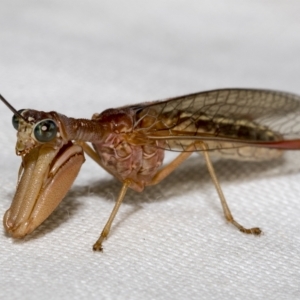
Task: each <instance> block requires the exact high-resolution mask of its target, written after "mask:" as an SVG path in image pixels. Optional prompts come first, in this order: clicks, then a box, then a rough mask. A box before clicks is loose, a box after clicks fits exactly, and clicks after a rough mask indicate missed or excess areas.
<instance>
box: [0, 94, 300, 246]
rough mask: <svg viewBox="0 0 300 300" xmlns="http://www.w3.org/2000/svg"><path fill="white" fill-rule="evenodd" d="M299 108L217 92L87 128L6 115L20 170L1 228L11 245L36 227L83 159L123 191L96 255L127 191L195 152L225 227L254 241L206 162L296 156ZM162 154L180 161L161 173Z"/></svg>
mask: <svg viewBox="0 0 300 300" xmlns="http://www.w3.org/2000/svg"><path fill="white" fill-rule="evenodd" d="M1 99H2V101H4V102H5V100H4V98H3V97H2V96H1ZM299 100H300V99H299V97H298V96H295V95H292V94H287V93H281V92H274V91H262V90H239V89H226V90H215V91H209V92H202V93H197V94H192V95H187V96H183V97H178V98H173V99H169V100H165V101H162V102H152V103H143V104H138V105H133V106H127V107H122V108H118V109H109V110H106V111H104V112H102V113H101V114H94V116H93V118H92V120H86V119H73V118H68V117H66V116H64V115H61V114H58V113H56V112H49V113H45V112H39V111H34V110H24V111H22V112H20V113H18V112H16V111H15V110H14V109H13V108H11V109H12V110H13V111H14V113H15V117H14V118H15V119H14V122H15V124H14V126H15V127H16V129H17V130H18V141H17V144H16V153H17V154H18V155H20V156H21V157H22V165H21V171H20V174H19V180H18V186H17V191H16V195H15V197H14V200H13V202H12V205H11V207H10V208H9V210H8V211H7V212H6V214H5V216H4V227H5V229H6V231H7V232H8V233H10V234H11V235H12V236H13V237H23V236H25V235H26V234H29V233H30V232H31V231H32V230H34V229H35V228H36V227H37V226H38V225H40V224H41V223H42V222H43V221H44V220H45V219H46V218H47V217H48V216H49V215H50V214H51V213H52V211H53V210H54V209H55V207H56V206H57V205H58V204H59V202H60V201H61V200H62V199H63V198H64V196H65V194H66V193H67V191H68V190H69V188H70V187H71V185H72V183H73V181H74V180H75V178H76V176H77V174H78V172H79V170H80V167H81V165H82V164H83V162H84V160H85V159H84V154H83V153H84V152H86V153H87V154H88V155H89V156H90V157H92V158H93V159H94V160H95V161H96V162H97V163H98V164H100V165H101V166H102V167H103V168H104V169H105V170H107V171H108V172H109V173H110V174H112V175H113V176H115V177H116V178H118V179H119V180H120V181H121V182H122V183H123V188H122V190H121V192H120V194H119V196H118V199H117V202H116V205H115V207H114V209H113V212H112V214H111V216H110V218H109V220H108V222H107V224H106V226H105V227H104V229H103V231H102V233H101V236H100V238H99V239H98V241H97V242H96V244H95V245H94V250H101V249H102V242H103V239H104V238H105V237H106V236H107V235H108V233H109V230H110V227H111V224H112V221H113V219H114V217H115V215H116V213H117V211H118V208H119V206H120V204H121V202H122V200H123V198H124V196H125V193H126V190H127V188H128V187H130V188H132V189H133V190H135V191H138V192H141V191H143V189H144V188H145V186H149V185H154V184H157V183H158V182H160V181H161V180H163V179H164V178H165V177H166V176H168V175H169V174H170V173H171V172H172V171H173V170H174V169H175V168H176V167H177V166H178V165H179V164H181V163H182V162H183V161H184V160H185V159H187V158H188V157H189V155H190V154H191V153H193V152H195V151H198V152H199V153H202V154H203V155H204V158H205V161H206V163H207V167H208V170H209V172H210V175H211V177H212V180H213V182H214V184H215V186H216V189H217V191H218V193H219V197H220V199H221V203H222V206H223V210H224V214H225V217H226V219H227V220H228V221H230V222H231V223H232V224H234V225H235V226H236V227H238V228H239V229H240V230H241V231H243V232H246V233H253V234H259V233H260V229H259V228H251V229H246V228H244V227H243V226H241V225H240V224H239V223H237V222H236V221H235V220H234V218H233V217H232V215H231V213H230V210H229V208H228V205H227V203H226V200H225V197H224V195H223V193H222V190H221V188H220V185H219V183H218V180H217V177H216V175H215V172H214V169H213V167H212V164H211V162H210V158H209V155H210V154H218V155H221V156H223V157H225V158H232V159H242V160H265V159H274V158H276V157H278V156H280V155H281V153H282V150H286V149H299V148H300V141H299V136H300V134H299V132H300V130H299V127H298V124H299V123H300V122H298V120H297V119H298V118H300V117H299V116H300V102H299ZM8 105H9V104H8ZM299 121H300V120H299ZM86 142H90V143H91V144H92V145H93V147H94V150H92V149H91V148H90V147H89V146H88V145H87V144H86ZM166 150H169V151H177V152H179V155H178V157H177V158H176V159H175V160H174V161H172V162H171V163H170V164H169V165H167V166H162V164H163V159H164V153H165V151H166Z"/></svg>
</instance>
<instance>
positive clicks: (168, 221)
mask: <svg viewBox="0 0 300 300" xmlns="http://www.w3.org/2000/svg"><path fill="white" fill-rule="evenodd" d="M299 12H300V2H299V1H298V0H290V1H284V0H273V1H260V0H254V1H253V0H245V1H238V0H227V1H222V0H216V1H201V0H196V1H193V0H188V1H187V0H177V1H167V0H152V1H151V2H150V1H147V2H146V1H137V0H127V1H120V0H119V1H96V0H88V1H58V0H52V1H38V0H35V1H33V0H32V1H21V0H16V1H2V2H1V4H0V92H1V94H3V95H4V96H5V97H6V98H7V99H8V100H9V101H11V103H12V104H13V105H14V106H15V107H16V108H17V109H21V108H34V109H39V110H44V111H49V110H56V111H58V112H61V113H64V114H66V115H68V116H73V117H86V118H89V117H91V115H92V114H93V113H94V112H101V111H102V110H104V109H106V108H109V107H118V106H122V105H125V104H130V103H138V102H143V101H149V100H156V99H163V98H165V97H170V96H177V95H182V94H186V93H191V92H197V91H201V90H208V89H213V88H222V87H256V88H269V89H277V90H286V91H290V92H295V93H300V86H299V67H300V61H299V53H300V35H299V32H300V18H299ZM0 106H1V108H0V114H1V118H0V122H1V124H0V128H1V130H0V145H1V165H0V168H1V172H0V182H1V187H0V197H1V201H0V214H1V215H3V214H4V212H5V210H6V209H7V208H8V207H9V205H10V202H11V199H12V197H13V194H14V191H15V183H16V178H17V172H18V166H19V163H20V158H18V157H17V156H15V153H14V144H15V140H16V139H15V131H14V129H13V127H12V126H11V116H12V113H11V112H10V111H9V110H8V109H7V108H6V107H5V106H4V105H2V104H0ZM215 168H216V170H217V174H218V176H219V179H220V182H221V185H222V187H223V189H224V193H225V195H226V197H227V200H228V202H229V205H230V206H231V208H232V211H233V213H234V215H235V217H236V219H237V220H239V221H240V222H241V223H242V224H244V225H245V226H249V227H250V226H260V227H261V228H262V229H263V231H264V234H263V235H262V236H261V237H253V236H247V235H243V234H241V233H239V232H238V231H237V230H236V229H235V228H234V227H233V226H231V225H229V224H227V223H226V221H225V219H224V218H223V215H222V211H221V206H220V204H219V200H218V197H217V194H216V191H215V189H214V187H213V185H212V183H211V180H210V178H209V176H208V174H207V171H206V168H205V165H204V163H203V160H202V158H201V157H200V156H198V155H195V156H194V157H192V158H191V159H190V160H189V161H187V162H186V163H185V164H184V165H183V166H182V167H180V168H179V169H178V170H177V171H176V172H175V173H174V174H173V175H171V176H170V177H169V178H167V179H166V180H165V181H164V182H162V183H161V184H159V185H158V186H156V187H152V188H147V189H146V190H145V191H144V192H143V193H142V194H138V193H134V192H129V193H128V195H127V197H126V200H125V203H124V204H123V205H122V206H121V209H120V212H119V214H118V216H117V218H116V221H115V223H114V226H113V228H112V232H111V235H110V237H109V239H108V240H107V241H106V242H105V244H104V253H93V252H92V250H91V249H92V244H93V243H94V241H95V240H96V239H97V237H98V235H99V233H100V231H101V230H102V228H103V226H104V224H105V222H106V220H107V218H108V216H109V214H110V212H111V209H112V207H113V204H114V200H115V198H116V195H117V193H118V191H119V189H120V186H121V185H120V183H118V182H117V181H116V180H115V179H113V178H112V177H111V176H110V175H108V174H106V173H105V172H104V171H103V170H101V169H100V168H99V167H98V166H97V165H96V164H95V163H93V162H92V161H91V160H90V159H88V158H87V162H86V163H85V165H84V166H83V168H82V170H81V172H80V175H79V176H78V179H77V180H76V182H75V184H74V185H73V187H72V189H71V190H70V192H69V194H68V195H67V197H66V198H65V199H64V201H63V202H62V203H61V205H60V206H59V207H58V209H57V210H56V211H55V212H54V213H53V214H52V216H51V217H50V218H49V219H48V220H47V221H46V222H45V223H44V224H43V225H42V226H40V228H38V229H37V230H36V231H35V232H34V233H33V234H32V235H31V236H29V237H26V238H25V239H23V240H13V239H11V238H10V237H8V236H6V234H5V233H4V230H3V229H2V230H1V232H0V266H1V271H0V298H1V299H20V298H22V299H87V298H89V299H125V298H128V299H221V298H222V299H262V298H264V299H299V298H300V253H299V247H300V231H299V227H300V219H299V213H300V203H299V195H300V185H299V181H300V174H299V172H298V171H299V169H300V165H299V154H298V153H297V152H293V153H287V155H286V156H285V159H282V160H278V161H274V162H271V163H270V162H267V163H261V164H259V163H238V162H232V161H225V160H223V161H217V162H216V163H215Z"/></svg>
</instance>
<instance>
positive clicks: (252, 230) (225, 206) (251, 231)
mask: <svg viewBox="0 0 300 300" xmlns="http://www.w3.org/2000/svg"><path fill="white" fill-rule="evenodd" d="M198 145H199V146H200V147H201V148H202V149H203V151H202V154H203V156H204V159H205V162H206V165H207V169H208V172H209V174H210V177H211V179H212V181H213V183H214V185H215V188H216V190H217V192H218V194H219V198H220V200H221V204H222V207H223V212H224V215H225V218H226V220H227V221H228V222H230V223H232V224H233V225H234V226H236V227H237V228H238V229H239V230H240V231H241V232H244V233H248V234H255V235H259V234H260V233H261V230H260V229H259V228H258V227H254V228H249V229H248V228H245V227H244V226H242V225H241V224H239V223H238V222H237V221H235V220H234V218H233V216H232V214H231V211H230V209H229V207H228V204H227V202H226V199H225V196H224V194H223V191H222V189H221V186H220V184H219V181H218V179H217V176H216V173H215V170H214V168H213V165H212V163H211V161H210V158H209V155H208V149H207V146H206V145H205V143H198Z"/></svg>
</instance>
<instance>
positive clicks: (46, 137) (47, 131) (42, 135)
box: [33, 119, 57, 143]
mask: <svg viewBox="0 0 300 300" xmlns="http://www.w3.org/2000/svg"><path fill="white" fill-rule="evenodd" d="M33 133H34V137H35V138H36V140H37V141H38V142H41V143H46V142H50V141H51V140H53V139H54V138H55V137H56V133H57V125H56V124H55V122H54V121H53V120H51V119H45V120H42V121H40V122H38V123H37V124H36V125H35V127H34V131H33Z"/></svg>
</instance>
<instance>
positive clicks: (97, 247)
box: [93, 180, 131, 251]
mask: <svg viewBox="0 0 300 300" xmlns="http://www.w3.org/2000/svg"><path fill="white" fill-rule="evenodd" d="M130 183H131V181H130V180H126V181H125V182H124V183H123V186H122V189H121V191H120V194H119V196H118V199H117V202H116V204H115V206H114V208H113V210H112V212H111V214H110V216H109V218H108V221H107V223H106V224H105V226H104V228H103V230H102V232H101V235H100V237H99V239H98V240H97V242H96V243H95V244H94V246H93V250H94V251H103V248H102V242H103V241H104V239H105V238H106V237H107V236H108V234H109V231H110V228H111V224H112V222H113V220H114V218H115V216H116V214H117V212H118V210H119V207H120V205H121V203H122V201H123V199H124V197H125V194H126V191H127V189H128V187H129V185H130Z"/></svg>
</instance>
